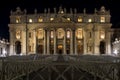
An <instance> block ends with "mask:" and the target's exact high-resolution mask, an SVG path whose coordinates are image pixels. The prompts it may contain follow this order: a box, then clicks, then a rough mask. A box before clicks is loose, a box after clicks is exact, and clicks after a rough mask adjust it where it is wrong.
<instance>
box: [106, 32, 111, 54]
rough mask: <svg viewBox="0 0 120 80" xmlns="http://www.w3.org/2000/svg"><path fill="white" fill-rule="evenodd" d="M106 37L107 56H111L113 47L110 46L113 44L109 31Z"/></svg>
mask: <svg viewBox="0 0 120 80" xmlns="http://www.w3.org/2000/svg"><path fill="white" fill-rule="evenodd" d="M105 37H106V54H108V55H111V46H110V45H111V43H110V40H111V38H110V32H109V31H107V32H106V35H105Z"/></svg>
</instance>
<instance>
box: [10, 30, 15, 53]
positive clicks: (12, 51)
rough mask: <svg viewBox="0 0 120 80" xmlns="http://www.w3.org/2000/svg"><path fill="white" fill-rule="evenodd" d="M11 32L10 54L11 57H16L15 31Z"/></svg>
mask: <svg viewBox="0 0 120 80" xmlns="http://www.w3.org/2000/svg"><path fill="white" fill-rule="evenodd" d="M9 32H10V53H9V55H14V52H15V50H14V44H15V42H14V39H15V38H14V36H13V35H14V33H13V30H9Z"/></svg>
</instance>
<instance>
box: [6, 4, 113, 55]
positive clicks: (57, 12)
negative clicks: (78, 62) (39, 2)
mask: <svg viewBox="0 0 120 80" xmlns="http://www.w3.org/2000/svg"><path fill="white" fill-rule="evenodd" d="M110 17H111V16H110V12H109V10H106V9H105V7H104V6H102V7H101V8H100V9H99V10H97V9H95V10H94V13H92V14H89V13H86V9H83V12H82V13H79V12H78V11H77V9H72V8H70V10H69V11H68V10H67V9H66V8H62V7H59V8H58V9H57V8H54V9H53V10H52V9H50V8H48V9H44V12H43V13H39V12H37V9H35V10H34V13H33V14H29V13H27V10H21V9H20V8H19V7H17V8H16V10H15V11H11V14H10V23H9V24H8V26H9V32H10V55H16V54H22V55H28V54H43V55H50V54H51V55H55V54H63V55H64V54H65V55H67V54H70V55H81V54H83V55H84V54H93V55H99V54H108V55H109V54H111V41H110V38H111V33H110V29H111V25H112V24H111V23H110Z"/></svg>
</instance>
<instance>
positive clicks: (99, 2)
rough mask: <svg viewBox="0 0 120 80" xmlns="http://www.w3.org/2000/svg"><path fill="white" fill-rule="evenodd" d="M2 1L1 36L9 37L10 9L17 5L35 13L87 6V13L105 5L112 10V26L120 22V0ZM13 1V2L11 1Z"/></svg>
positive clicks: (81, 10) (0, 13) (14, 8)
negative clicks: (46, 9)
mask: <svg viewBox="0 0 120 80" xmlns="http://www.w3.org/2000/svg"><path fill="white" fill-rule="evenodd" d="M4 1H5V2H2V1H1V2H0V37H1V38H5V39H9V28H8V24H9V16H10V11H11V10H13V11H15V10H16V7H18V6H19V7H20V8H21V9H22V10H24V9H27V13H34V9H35V8H36V9H37V10H38V12H44V9H45V8H50V9H52V10H53V8H55V7H56V8H57V9H58V8H59V6H62V7H63V8H67V9H68V11H69V10H70V8H73V9H74V8H77V9H78V12H81V13H82V12H83V9H84V8H86V12H87V13H94V8H96V9H98V10H99V9H100V7H101V6H105V7H106V9H107V10H110V12H111V23H112V24H113V26H112V27H115V26H116V25H117V24H119V23H120V4H119V2H117V1H119V0H71V1H70V0H15V1H14V0H4ZM9 1H11V2H9Z"/></svg>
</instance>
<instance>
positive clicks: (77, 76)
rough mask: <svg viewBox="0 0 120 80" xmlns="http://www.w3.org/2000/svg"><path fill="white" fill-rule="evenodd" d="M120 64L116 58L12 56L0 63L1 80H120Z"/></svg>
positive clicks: (0, 60) (119, 59)
mask: <svg viewBox="0 0 120 80" xmlns="http://www.w3.org/2000/svg"><path fill="white" fill-rule="evenodd" d="M119 61H120V58H119V57H112V56H88V55H87V56H83V55H80V56H75V55H32V56H21V57H20V56H14V57H13V56H11V57H6V58H1V59H0V80H36V79H38V77H39V79H40V80H59V79H61V80H91V79H92V80H120V62H119ZM34 74H36V75H34ZM31 75H32V77H31ZM85 76H87V77H85ZM35 78H36V79H35ZM90 78H91V79H90Z"/></svg>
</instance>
